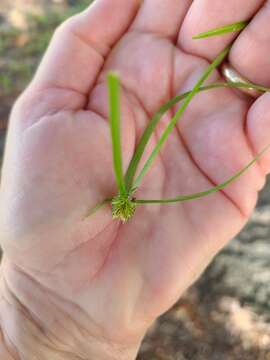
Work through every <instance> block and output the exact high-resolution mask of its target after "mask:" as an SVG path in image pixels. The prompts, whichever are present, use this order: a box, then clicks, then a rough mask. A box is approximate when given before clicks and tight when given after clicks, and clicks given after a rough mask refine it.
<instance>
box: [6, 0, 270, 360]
mask: <svg viewBox="0 0 270 360" xmlns="http://www.w3.org/2000/svg"><path fill="white" fill-rule="evenodd" d="M140 3H141V2H140V1H139V0H129V1H125V0H115V1H113V2H112V1H110V0H97V1H96V2H95V4H94V5H92V6H90V8H89V9H88V10H86V12H84V13H83V14H80V15H78V16H76V17H74V18H71V19H70V20H68V21H67V22H66V23H64V24H63V25H62V26H61V27H60V28H59V29H58V30H57V31H56V34H55V36H54V39H53V41H52V43H51V45H50V47H49V49H48V51H47V54H46V55H45V58H44V59H43V61H42V64H41V65H40V68H39V70H38V72H37V74H36V76H35V78H34V79H33V81H32V83H31V84H30V86H29V87H28V89H27V90H26V91H25V92H24V94H23V95H22V96H21V97H20V99H19V100H18V101H17V103H16V105H15V107H14V110H13V113H12V116H11V122H10V129H9V134H8V140H7V148H6V155H5V161H4V167H3V175H2V186H1V201H0V231H1V243H2V246H3V249H4V260H3V264H2V286H3V287H4V288H5V292H7V293H8V294H12V295H9V296H8V298H9V299H10V298H12V299H13V301H14V302H15V303H18V302H19V303H20V304H21V305H24V306H25V308H26V309H28V311H29V313H30V314H31V316H32V317H33V321H34V322H36V323H37V328H41V329H43V330H42V331H44V329H45V332H47V331H50V334H51V335H50V339H51V341H52V343H53V344H54V345H55V351H58V352H59V354H62V353H64V352H65V353H64V356H65V357H64V358H66V359H67V358H68V356H69V355H67V354H70V356H71V357H70V358H71V359H73V358H76V357H75V356H80V357H81V358H92V357H94V358H98V359H103V358H104V359H108V358H110V356H111V358H117V359H121V358H123V359H128V358H134V357H135V354H136V352H137V350H138V347H139V344H140V341H141V339H142V337H143V336H144V334H145V332H146V330H147V328H148V327H149V326H150V324H151V323H152V322H153V321H154V320H155V319H156V318H157V317H158V316H159V315H160V314H162V313H163V312H164V311H166V310H167V309H168V308H169V307H170V306H171V305H173V303H174V302H175V301H176V300H177V299H178V298H179V296H181V294H182V293H183V292H184V291H185V289H187V287H188V286H190V285H191V284H192V283H193V282H194V281H195V280H196V278H197V277H198V276H199V274H200V273H201V272H202V271H203V269H204V268H205V266H206V265H207V264H208V263H209V261H210V260H211V259H212V257H213V256H214V255H215V254H216V253H217V252H218V251H219V250H220V249H221V248H222V247H223V246H224V245H225V244H226V243H227V242H228V241H229V240H230V239H231V238H232V237H233V236H234V235H235V234H236V233H237V232H238V231H239V230H240V229H241V228H242V227H243V226H244V224H245V223H246V221H247V219H248V217H249V215H250V214H251V212H252V210H253V208H254V206H255V203H256V200H257V194H258V191H259V190H260V189H261V188H262V187H263V184H264V182H265V176H266V174H267V173H268V172H269V169H270V157H269V155H268V156H264V158H263V159H262V160H261V161H260V162H258V163H257V164H255V165H254V166H253V167H252V168H251V169H250V170H249V172H248V173H246V174H245V175H243V176H242V177H241V178H240V179H239V180H237V181H236V182H235V183H233V184H231V185H230V186H229V187H228V188H226V189H225V190H224V191H222V192H219V193H217V194H213V195H211V196H208V197H207V198H203V199H200V200H198V201H193V202H189V203H180V204H177V205H168V206H157V205H148V206H142V207H138V209H137V211H136V214H135V216H134V218H133V219H132V220H131V221H130V222H128V223H127V224H125V225H123V224H121V223H119V222H118V221H113V220H112V216H111V210H110V208H109V206H108V207H107V208H104V209H101V210H100V211H99V212H98V213H96V214H95V215H93V216H91V217H86V214H87V212H88V210H89V209H91V208H93V207H94V206H95V205H96V204H97V203H99V202H100V201H102V200H103V199H104V198H107V197H108V196H109V197H110V196H112V195H115V194H116V187H115V180H114V175H113V166H112V159H111V143H110V129H109V124H108V105H107V102H108V100H107V87H106V81H105V80H106V73H107V72H108V71H109V70H115V71H117V72H118V73H119V75H120V77H121V83H122V99H121V106H122V117H121V120H122V147H123V155H124V165H125V169H126V168H127V166H128V164H129V161H130V160H131V157H132V155H133V153H134V149H135V146H136V143H137V142H138V140H139V138H140V135H141V134H142V132H143V130H144V128H145V126H146V124H147V122H148V121H149V118H150V117H151V115H152V114H153V113H154V112H155V111H156V110H157V109H158V108H159V106H160V105H161V104H162V103H164V102H165V101H166V100H168V99H170V98H171V97H173V96H174V95H175V94H177V93H182V92H184V91H186V90H189V89H191V88H192V86H193V85H194V83H195V82H196V80H197V79H198V77H200V76H201V74H202V72H203V70H204V69H205V68H206V66H207V65H208V61H209V60H212V59H213V58H214V57H215V56H216V55H217V54H218V53H219V52H220V51H221V50H222V49H223V48H224V47H225V46H226V45H228V44H229V43H230V42H231V41H232V40H233V38H234V36H235V35H233V34H230V35H227V36H224V37H222V38H217V39H216V38H212V39H206V40H200V41H194V40H192V35H194V34H197V33H199V32H201V31H205V30H209V29H212V28H215V27H217V26H220V25H224V24H228V23H233V22H235V21H240V20H246V19H250V18H251V17H253V16H254V19H253V21H252V22H251V23H250V25H249V26H248V27H247V28H246V29H245V31H244V32H243V33H242V34H241V35H240V37H239V38H238V39H237V41H236V42H235V44H234V46H233V48H232V50H231V54H230V61H231V63H232V64H233V66H234V67H235V68H237V69H238V70H239V72H240V73H242V74H243V75H244V76H245V77H247V78H248V79H249V80H251V81H253V82H256V83H259V84H261V85H269V83H270V77H269V73H270V72H269V69H270V63H269V57H268V56H266V54H268V51H269V44H268V43H269V42H268V41H267V39H268V37H267V36H270V29H269V26H268V15H269V14H268V12H269V6H268V3H267V5H265V6H264V7H262V8H261V10H260V12H259V13H258V14H257V15H256V16H255V13H256V12H257V11H258V10H259V8H260V7H261V6H262V5H263V3H264V1H259V0H249V1H246V0H239V1H237V2H235V1H232V0H228V1H226V2H225V3H224V2H223V1H222V2H221V1H216V2H213V1H210V0H197V1H194V2H192V1H191V0H168V1H166V2H164V0H146V1H144V2H143V4H142V5H140ZM218 78H219V74H218V73H217V72H216V73H215V74H214V75H213V77H212V79H213V80H216V79H218ZM269 101H270V98H269V94H265V95H263V96H262V97H261V98H259V99H258V100H257V101H256V102H254V103H253V102H251V100H250V99H243V98H240V97H239V96H238V94H236V93H235V92H234V91H233V90H230V89H219V90H211V91H209V92H206V93H202V94H199V95H197V96H196V98H195V99H194V100H193V102H192V104H191V105H190V106H189V108H188V109H187V111H186V112H185V115H184V117H183V119H182V120H181V121H180V122H179V124H178V128H177V129H176V130H175V132H174V133H173V134H172V135H171V136H170V139H169V141H168V142H167V143H166V145H165V147H164V148H163V150H162V153H161V155H160V157H159V158H158V159H157V160H156V162H155V164H154V166H153V167H152V169H151V171H150V172H149V173H148V175H147V176H146V178H145V179H144V182H143V184H142V187H141V188H140V190H139V191H138V196H139V197H143V198H164V197H165V198H168V197H173V196H176V195H179V194H183V195H184V194H189V193H193V192H197V191H201V190H205V189H208V188H209V187H211V186H212V185H213V183H214V184H217V183H220V182H222V181H223V180H226V179H227V178H228V177H229V176H231V175H232V174H234V173H235V172H236V171H237V170H239V169H240V168H242V167H243V166H244V165H246V164H247V163H248V162H249V161H250V160H251V159H252V158H253V156H254V153H257V152H259V151H260V150H261V149H262V148H263V147H264V146H265V145H266V144H267V143H268V142H269V140H268V138H269V135H270V124H269V119H268V114H267V107H268V104H269ZM171 116H172V112H171V113H169V114H167V116H166V117H164V121H162V123H161V125H160V126H159V128H158V130H157V132H156V134H157V136H158V135H159V134H160V133H161V131H162V129H163V128H164V124H166V122H167V121H168V119H169V118H170V117H171ZM154 145H155V140H153V141H152V143H151V146H152V147H153V146H154ZM148 150H149V151H150V150H151V149H148ZM5 299H6V296H4V297H3V300H2V303H1V308H0V310H1V314H2V319H3V329H4V332H5V333H6V334H7V337H8V338H9V339H11V340H12V343H13V344H15V345H16V344H17V343H19V345H18V346H17V349H19V350H18V351H20V346H21V347H22V348H23V349H24V350H21V351H24V353H23V352H22V353H23V354H27V356H26V358H27V359H31V356H33V355H32V353H33V352H34V351H36V350H35V347H34V345H33V346H32V347H30V346H29V342H28V345H25V342H23V341H19V340H18V335H13V334H12V331H13V329H12V328H11V325H10V323H9V322H8V320H7V318H6V317H5V316H7V315H6V314H7V313H8V311H5V309H7V302H6V300H5ZM19 314H20V315H18V313H17V312H16V317H19V316H20V317H21V318H24V316H25V315H24V314H23V312H22V313H19ZM29 326H30V325H29ZM29 331H30V332H31V327H29ZM20 336H21V337H23V336H24V334H23V335H20ZM20 336H19V338H20ZM25 336H27V334H25ZM41 338H42V337H41ZM56 339H57V340H56ZM49 344H50V342H49ZM27 346H28V348H27ZM26 348H27V349H26ZM41 348H42V346H41V345H40V349H41ZM44 348H45V350H43V348H42V350H39V351H40V353H39V356H40V359H43V358H44V359H47V358H48V351H49V350H48V348H53V346H52V345H51V344H50V346H49V345H48V346H46V345H45V346H44ZM25 349H26V350H25ZM43 351H44V353H43ZM52 351H54V350H52ZM42 356H43V357H42ZM72 356H73V357H72ZM59 359H62V358H61V357H60V355H59Z"/></svg>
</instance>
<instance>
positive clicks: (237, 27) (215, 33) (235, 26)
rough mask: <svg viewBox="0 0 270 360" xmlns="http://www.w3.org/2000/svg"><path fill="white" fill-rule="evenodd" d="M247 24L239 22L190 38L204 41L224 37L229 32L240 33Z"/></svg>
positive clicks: (246, 22)
mask: <svg viewBox="0 0 270 360" xmlns="http://www.w3.org/2000/svg"><path fill="white" fill-rule="evenodd" d="M248 23H249V22H248V21H240V22H237V23H234V24H229V25H225V26H222V27H219V28H216V29H212V30H209V31H206V32H203V33H200V34H198V35H195V36H193V37H192V39H193V40H198V39H205V38H209V37H212V36H220V35H225V34H228V33H231V32H236V31H241V30H243V29H244V28H245V27H246V26H247V25H248Z"/></svg>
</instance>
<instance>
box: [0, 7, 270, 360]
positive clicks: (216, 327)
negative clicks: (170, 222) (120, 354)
mask: <svg viewBox="0 0 270 360" xmlns="http://www.w3.org/2000/svg"><path fill="white" fill-rule="evenodd" d="M87 4H89V0H78V1H76V0H54V1H53V0H12V1H11V0H0V154H2V152H3V145H4V139H5V133H6V127H7V123H8V116H9V112H10V108H11V106H12V104H13V102H14V99H16V97H17V96H18V94H20V92H21V91H22V89H23V88H24V87H25V86H26V85H27V83H28V82H29V79H30V78H31V76H32V75H33V72H34V71H35V69H36V66H37V64H38V63H39V61H40V58H41V56H42V54H43V52H44V50H45V49H46V46H47V44H48V41H49V39H50V37H51V35H52V32H53V31H54V29H55V27H56V26H57V25H58V24H59V23H60V22H61V21H63V20H64V19H65V18H67V17H69V16H70V15H72V14H74V13H76V12H78V11H80V10H81V9H83V8H84V7H85V6H86V5H87ZM269 240H270V182H269V184H268V185H267V186H266V188H265V190H264V191H263V192H262V194H261V196H260V201H259V203H258V207H257V209H256V211H255V212H254V215H253V217H252V218H251V220H250V222H249V224H248V225H247V227H246V228H245V229H244V230H243V231H242V233H241V234H240V235H239V236H238V237H237V238H236V239H234V240H233V241H232V242H231V243H230V245H229V246H227V248H226V249H224V251H223V252H222V253H221V254H220V255H219V256H218V257H216V259H215V260H214V262H213V263H212V264H211V265H210V267H209V268H208V269H207V270H206V272H205V274H204V275H203V277H202V278H201V279H200V281H199V282H198V283H197V284H195V286H193V287H192V288H191V289H190V290H189V291H188V292H187V293H186V294H185V296H184V297H182V299H181V300H180V301H179V302H178V304H176V305H175V306H174V308H173V309H171V310H170V311H169V312H168V313H167V314H165V315H164V316H163V317H161V318H160V319H159V321H157V323H156V324H155V325H154V326H153V327H152V329H150V331H149V334H148V336H147V337H146V339H145V341H144V343H143V345H142V348H141V352H140V354H139V356H138V360H223V359H224V360H270V300H269V299H270V247H269Z"/></svg>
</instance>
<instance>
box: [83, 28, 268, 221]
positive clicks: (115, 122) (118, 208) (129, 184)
mask: <svg viewBox="0 0 270 360" xmlns="http://www.w3.org/2000/svg"><path fill="white" fill-rule="evenodd" d="M247 24H248V22H246V21H242V22H238V23H234V24H229V25H226V26H223V27H220V28H217V29H213V30H210V31H207V32H204V33H201V34H199V35H196V36H194V37H193V39H203V38H207V37H211V36H220V35H224V34H227V33H230V32H235V31H241V30H243V29H244V28H245V27H246V26H247ZM230 48H231V46H229V47H227V48H226V49H224V50H223V51H222V52H221V53H220V54H219V55H218V56H217V57H216V59H215V60H214V61H213V62H212V63H211V64H210V65H209V66H208V68H207V69H206V70H205V72H204V73H203V75H202V76H201V78H200V79H199V81H198V82H197V83H196V85H195V86H194V88H193V89H192V90H191V91H189V92H186V93H184V94H182V95H179V96H176V97H175V98H173V99H171V100H170V101H168V102H167V103H166V104H164V105H162V106H161V108H160V109H159V111H158V112H157V113H156V114H155V115H154V116H153V118H152V119H151V121H150V122H149V124H148V126H147V127H146V129H145V131H144V133H143V135H142V137H141V140H140V142H139V144H138V146H137V148H136V150H135V153H134V156H133V158H132V160H131V162H130V165H129V167H128V170H127V173H126V175H125V176H124V175H123V169H122V153H121V137H120V80H119V78H118V77H117V75H116V74H113V73H110V74H109V75H108V89H109V100H110V101H109V103H110V125H111V138H112V153H113V163H114V173H115V180H116V184H117V187H118V195H116V196H115V197H113V198H111V199H106V200H104V201H103V202H102V203H101V204H98V205H97V206H96V207H95V208H94V209H92V210H91V212H90V215H91V214H93V213H95V212H96V211H97V210H99V209H100V208H101V207H102V206H103V205H105V204H107V203H111V205H112V215H113V218H114V219H120V220H121V221H123V222H126V221H128V220H129V219H130V218H132V216H133V215H134V213H135V211H136V207H137V206H138V205H143V204H172V203H178V202H183V201H190V200H195V199H199V198H201V197H204V196H207V195H210V194H212V193H215V192H218V191H220V190H222V189H224V188H225V187H227V186H228V185H230V184H231V183H232V182H233V181H235V180H236V179H238V178H239V177H240V176H242V175H243V174H244V173H245V172H246V171H247V170H248V169H249V168H250V167H251V166H252V165H253V164H254V163H255V162H257V161H258V159H259V158H261V156H262V155H263V154H264V153H265V152H266V151H267V150H268V149H269V148H270V144H269V145H268V146H267V147H266V148H265V149H263V150H262V151H261V152H260V153H259V154H258V155H257V156H256V157H255V158H254V159H253V160H252V161H251V162H250V163H249V164H247V165H246V166H245V167H244V168H242V169H241V170H239V171H238V172H237V173H236V174H234V175H233V176H231V177H230V178H229V179H227V180H226V181H224V182H223V183H221V184H219V185H217V186H214V187H212V188H210V189H208V190H206V191H202V192H198V193H195V194H190V195H184V196H177V197H175V198H172V199H154V200H151V199H146V200H144V199H136V198H135V196H134V195H135V192H136V190H137V189H138V187H139V186H140V184H141V182H142V180H143V178H144V176H145V175H146V173H147V172H148V171H149V169H150V168H151V165H152V164H153V162H154V160H155V159H156V157H157V155H158V154H159V152H160V150H161V148H162V147H163V145H164V143H165V142H166V140H167V139H168V137H169V135H170V134H171V132H172V131H173V129H174V128H175V126H176V124H177V122H178V121H179V120H180V119H181V117H182V115H183V113H184V111H185V110H186V108H187V107H188V106H189V104H190V102H191V101H192V99H193V98H194V96H196V95H197V94H198V93H199V92H202V91H208V90H211V89H217V88H224V87H229V88H236V89H237V88H249V89H256V90H257V91H260V92H262V93H263V92H269V91H270V89H268V88H266V87H263V86H259V85H256V84H253V83H227V82H220V83H214V84H210V85H208V86H203V84H204V82H205V81H206V80H207V79H208V78H209V76H210V75H211V74H212V72H213V71H214V70H215V69H216V68H217V67H218V66H219V65H220V64H221V63H222V62H223V60H224V59H225V58H226V56H227V55H228V53H229V51H230ZM181 101H182V104H181V106H180V108H179V109H178V111H177V112H176V113H175V115H174V116H173V118H172V119H171V121H170V122H169V124H168V126H167V128H166V129H165V130H164V132H163V134H162V136H161V137H160V139H159V140H158V142H157V144H156V146H155V147H154V149H153V151H152V153H151V154H150V156H149V157H148V159H147V160H146V162H145V164H144V166H143V168H142V170H141V171H140V173H139V175H138V176H137V177H135V175H136V172H137V169H138V165H139V163H140V161H141V158H142V155H143V154H144V151H145V148H146V146H147V144H148V142H149V140H150V138H151V136H152V134H153V133H154V130H155V128H156V126H157V124H158V123H159V121H160V120H161V118H162V116H163V115H164V114H165V113H166V112H167V111H168V110H169V109H171V108H172V107H173V106H175V105H176V104H178V103H179V102H181Z"/></svg>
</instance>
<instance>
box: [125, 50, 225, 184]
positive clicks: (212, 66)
mask: <svg viewBox="0 0 270 360" xmlns="http://www.w3.org/2000/svg"><path fill="white" fill-rule="evenodd" d="M230 49H231V46H229V47H227V48H226V49H225V50H223V51H222V52H221V53H220V54H219V55H218V56H217V57H216V59H215V60H214V61H213V62H212V64H210V65H209V66H208V67H207V69H206V70H205V72H204V74H203V75H202V77H201V78H200V79H199V81H198V82H197V84H196V85H195V86H194V88H193V90H192V91H191V92H190V94H189V95H188V96H187V97H186V99H185V100H184V102H183V104H182V106H181V107H180V109H179V110H178V111H177V112H176V114H175V115H174V117H173V118H172V119H171V121H170V123H169V125H168V126H167V128H166V129H165V131H164V132H163V134H162V136H161V138H160V139H159V141H158V143H157V145H156V146H155V148H154V150H153V151H152V153H151V155H150V156H149V158H148V159H147V161H146V163H145V165H144V167H143V169H142V171H141V172H140V174H139V175H138V177H137V178H136V179H135V182H134V184H133V185H132V188H133V189H136V188H137V187H138V186H139V185H140V183H141V181H142V179H143V177H144V176H145V175H146V173H147V172H148V170H149V169H150V167H151V165H152V163H153V162H154V160H155V158H156V157H157V155H158V153H159V151H160V149H161V148H162V146H163V144H164V143H165V141H166V140H167V138H168V137H169V135H170V133H171V132H172V131H173V129H174V127H175V125H176V123H177V121H178V120H179V119H180V118H181V116H182V115H183V113H184V111H185V110H186V108H187V107H188V105H189V104H190V102H191V100H192V99H193V98H194V96H195V95H196V94H197V93H198V92H199V90H200V87H201V86H202V85H203V83H204V82H205V81H206V80H207V79H208V77H209V76H210V75H211V73H212V72H213V71H214V70H215V69H216V68H217V67H218V66H219V65H220V64H221V63H222V61H223V60H224V59H225V57H226V56H227V55H228V53H229V51H230Z"/></svg>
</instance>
